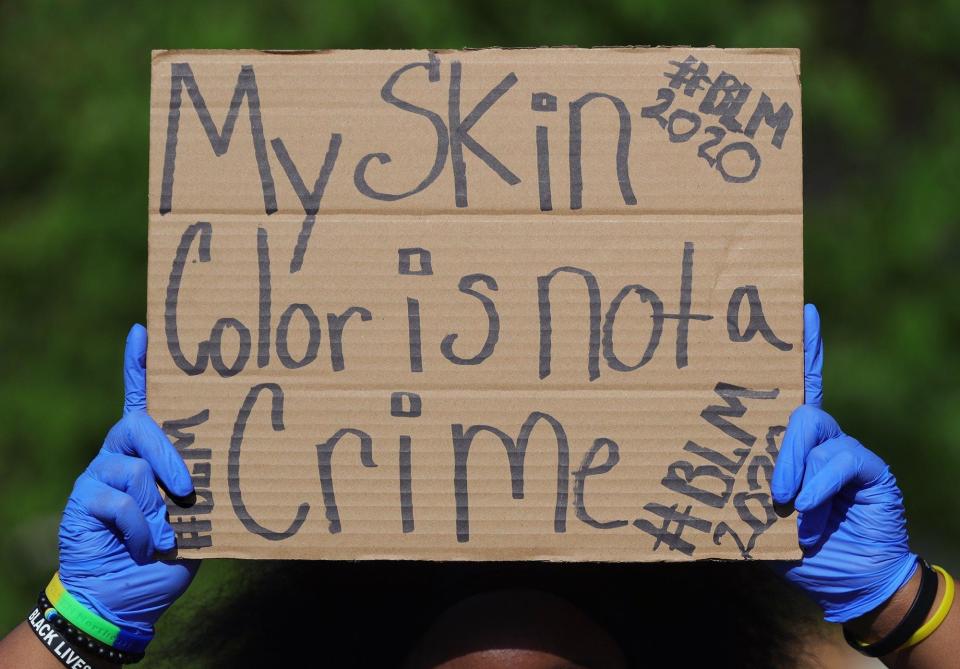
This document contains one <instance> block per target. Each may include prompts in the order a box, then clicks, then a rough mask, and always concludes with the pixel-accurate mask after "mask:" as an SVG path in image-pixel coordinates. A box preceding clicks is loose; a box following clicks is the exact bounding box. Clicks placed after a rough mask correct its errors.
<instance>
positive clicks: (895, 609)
mask: <svg viewBox="0 0 960 669" xmlns="http://www.w3.org/2000/svg"><path fill="white" fill-rule="evenodd" d="M919 565H920V566H919V568H918V569H917V573H916V574H914V575H912V576H911V578H910V579H909V580H908V581H907V583H905V584H904V585H903V586H901V587H900V588H899V589H898V590H897V592H895V593H894V594H893V596H891V597H890V599H889V601H887V602H884V604H883V605H882V606H880V607H877V609H876V610H874V611H871V612H870V613H868V614H867V615H865V616H862V617H861V618H859V619H856V620H853V621H850V623H848V624H847V625H846V626H844V638H845V639H846V641H847V643H849V644H850V645H851V646H852V647H853V648H854V649H856V650H857V651H859V652H861V653H863V654H864V655H868V656H870V657H891V658H893V657H895V656H897V655H898V654H899V653H900V652H901V651H904V650H906V649H909V648H912V647H914V646H916V645H917V644H919V643H922V642H923V641H924V640H926V639H927V638H928V637H930V636H931V635H932V634H933V633H934V632H936V631H937V629H938V628H939V627H940V625H941V623H943V621H944V620H945V619H946V618H947V617H948V616H949V614H950V611H951V610H952V608H953V601H954V595H955V587H954V582H953V579H952V578H951V577H950V575H949V574H948V573H947V572H946V571H945V570H944V569H943V568H941V567H938V566H934V567H931V566H930V565H929V564H927V562H926V561H924V560H920V562H919Z"/></svg>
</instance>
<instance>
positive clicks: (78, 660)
mask: <svg viewBox="0 0 960 669" xmlns="http://www.w3.org/2000/svg"><path fill="white" fill-rule="evenodd" d="M27 624H28V625H29V626H30V629H32V630H33V633H34V634H36V635H37V638H38V639H40V642H41V643H42V644H43V645H44V646H46V648H47V650H49V651H50V652H51V653H52V654H53V656H54V657H55V658H57V659H58V660H60V664H62V665H63V666H65V667H69V669H97V667H96V665H94V664H91V663H90V661H89V660H88V659H87V658H86V656H85V655H86V654H85V653H81V652H80V651H79V650H78V649H77V648H76V647H74V646H73V644H71V643H70V642H69V641H67V638H66V637H65V636H64V635H63V633H62V632H60V631H59V630H58V629H57V628H56V627H54V626H53V623H51V622H50V621H48V620H47V619H46V617H45V616H44V612H43V611H42V610H41V609H40V607H39V606H37V607H36V608H34V609H33V611H32V612H31V613H30V615H29V616H27Z"/></svg>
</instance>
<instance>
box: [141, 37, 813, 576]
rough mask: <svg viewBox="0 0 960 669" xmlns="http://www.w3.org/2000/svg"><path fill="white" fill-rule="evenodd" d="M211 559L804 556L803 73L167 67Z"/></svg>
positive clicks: (161, 265) (710, 58) (756, 58)
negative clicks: (799, 483)
mask: <svg viewBox="0 0 960 669" xmlns="http://www.w3.org/2000/svg"><path fill="white" fill-rule="evenodd" d="M151 99H152V102H151V117H150V201H149V221H150V236H149V244H150V258H149V285H148V291H149V313H148V326H149V331H150V347H149V353H148V369H149V402H150V404H149V410H150V413H151V414H152V415H153V416H154V417H155V418H156V419H157V420H158V421H159V422H160V423H161V424H162V425H163V427H164V429H165V431H166V432H167V434H168V435H169V436H170V438H171V439H172V440H173V442H174V443H175V445H176V446H177V447H178V448H179V449H180V451H181V453H182V454H183V455H184V457H185V459H186V462H187V464H188V466H189V467H190V469H191V472H192V474H193V476H194V481H195V484H196V487H197V490H198V495H199V499H198V503H197V505H196V506H195V507H194V508H192V509H190V510H182V509H179V508H178V507H176V506H173V505H172V504H171V505H169V507H168V508H169V509H170V515H171V521H172V522H173V524H174V527H175V529H176V531H177V534H178V540H179V545H180V552H181V555H183V556H186V557H243V558H274V557H284V558H321V559H372V558H409V559H451V560H462V559H469V560H488V559H497V560H500V559H502V560H508V559H509V560H525V559H543V560H611V561H630V560H684V559H702V558H741V557H745V556H748V555H749V556H750V557H753V558H765V559H781V558H795V557H798V555H799V552H798V549H797V545H796V534H795V527H794V522H793V520H792V519H788V520H778V519H777V518H776V516H775V515H774V513H773V511H772V508H771V504H770V498H769V483H768V479H769V476H770V474H771V472H772V463H773V461H774V459H775V456H776V452H777V448H778V445H779V441H780V438H781V437H782V427H778V426H783V425H785V422H786V419H787V416H788V414H789V412H790V410H791V409H792V408H793V407H794V406H795V405H797V404H798V403H800V402H801V401H802V392H803V385H802V357H803V356H802V337H801V330H802V311H801V305H802V298H803V273H802V197H801V193H802V183H801V162H802V151H801V113H800V84H799V53H798V52H797V51H795V50H787V49H784V50H773V49H757V50H731V49H691V48H617V49H568V48H563V49H521V50H500V49H489V50H477V51H462V52H460V51H438V52H427V51H330V52H309V53H306V52H289V53H267V52H258V51H159V52H155V53H154V54H153V73H152V98H151Z"/></svg>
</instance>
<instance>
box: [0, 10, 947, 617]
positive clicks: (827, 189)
mask: <svg viewBox="0 0 960 669" xmlns="http://www.w3.org/2000/svg"><path fill="white" fill-rule="evenodd" d="M958 41H960V3H958V2H956V1H954V0H934V1H928V2H920V3H902V2H887V1H882V0H873V1H863V2H857V3H852V2H851V3H836V2H831V1H828V0H817V1H807V2H798V3H784V2H766V3H757V2H749V1H746V0H738V1H730V2H705V1H701V2H690V1H687V0H660V1H658V2H647V1H641V0H615V1H609V2H582V1H581V2H575V1H572V2H568V1H561V0H535V1H531V2H523V1H519V0H485V1H476V0H460V1H459V2H444V3H440V2H429V1H428V0H423V1H420V0H390V1H384V2H380V1H377V0H352V1H349V2H347V1H342V2H339V1H338V2H295V1H292V0H282V1H279V0H275V1H273V2H264V3H258V4H253V3H251V4H247V5H241V4H237V3H198V2H193V1H187V0H167V1H166V2H163V3H146V2H143V3H140V2H127V3H109V2H53V1H52V0H32V1H31V2H5V3H2V5H0V55H2V61H0V91H2V103H0V212H2V213H0V528H2V530H0V574H2V576H0V632H3V631H6V630H7V629H9V628H10V627H12V626H13V625H14V624H15V623H16V622H17V620H18V619H19V618H20V616H21V615H23V614H24V612H25V611H26V610H27V607H28V606H30V605H31V602H32V601H34V599H33V598H34V597H35V595H36V592H37V590H38V588H39V587H40V586H42V585H43V584H45V582H46V580H47V579H48V578H49V576H50V574H51V572H52V571H53V569H54V568H55V566H56V527H57V524H58V522H59V514H60V511H61V509H62V507H63V505H64V501H65V499H66V497H67V495H68V493H69V491H70V488H71V485H72V482H73V479H74V478H75V477H76V476H77V474H78V473H79V472H80V471H81V470H82V468H83V467H84V466H85V465H86V463H87V461H89V460H90V459H91V457H92V456H93V455H94V454H95V453H96V451H97V449H98V448H99V446H100V443H101V440H102V438H103V435H104V434H105V432H106V430H107V429H108V428H109V426H110V425H111V424H112V423H113V422H114V421H115V420H116V419H117V417H118V416H119V413H120V408H121V402H122V388H121V374H120V359H121V354H122V347H123V341H124V337H125V335H126V332H127V329H128V327H129V325H130V324H131V323H132V322H134V321H143V319H144V313H145V308H146V291H145V286H146V260H147V247H146V236H147V225H146V221H147V217H146V214H147V131H148V124H147V118H148V116H147V115H148V104H149V85H150V81H149V77H150V67H149V65H150V58H149V56H150V49H152V48H185V47H193V48H204V47H207V48H213V47H216V48H231V47H262V48H285V49H296V48H337V47H368V48H373V47H379V48H383V47H436V48H455V47H462V46H491V45H501V46H530V45H559V44H576V45H580V46H596V45H619V44H693V45H709V44H715V45H718V46H730V47H758V46H770V47H781V46H795V47H799V48H801V49H802V70H803V74H802V82H803V116H804V124H803V126H804V127H803V134H804V153H805V166H804V181H805V226H806V228H805V240H806V244H805V246H806V248H805V264H806V293H807V298H808V300H810V301H813V302H816V303H817V304H818V305H819V306H820V309H821V313H822V316H823V320H824V335H825V339H826V351H827V363H826V378H825V384H826V402H827V408H828V410H830V411H831V412H832V413H834V414H835V415H836V416H837V417H838V418H839V420H840V422H841V423H842V424H843V425H844V427H845V428H846V430H847V431H848V432H849V433H850V434H853V435H855V436H857V437H858V438H859V439H860V440H861V441H863V442H864V443H865V444H866V445H867V446H868V447H870V448H872V449H874V450H876V451H877V452H878V453H880V454H881V455H882V456H883V457H884V458H885V459H886V460H887V461H888V462H889V463H890V464H891V466H892V467H893V469H894V471H895V472H896V473H897V476H898V478H899V481H900V483H901V486H902V488H903V490H904V494H905V497H906V502H907V510H908V514H909V518H910V530H911V534H912V537H913V541H914V545H915V548H916V550H918V551H919V552H922V553H923V554H925V555H926V556H928V557H929V558H931V559H933V560H936V561H940V562H943V563H945V564H952V565H953V567H954V569H960V504H958V501H957V494H956V490H957V488H956V487H955V486H956V485H957V478H958V476H960V354H958V343H957V341H956V339H955V338H956V337H957V336H958V335H960V298H958V295H960V271H958V270H960V197H958V186H960V176H958V175H960V45H958ZM951 184H952V185H951ZM211 567H212V568H210V569H204V570H203V571H201V575H200V577H199V580H198V583H197V584H196V585H195V590H197V591H200V592H201V593H202V592H203V591H204V590H205V589H211V588H214V587H217V586H218V584H222V583H223V582H224V580H225V579H227V578H230V577H231V575H232V574H234V573H235V572H237V570H242V569H244V567H242V566H237V565H235V564H231V563H219V564H217V565H211ZM199 596H202V594H201V595H199Z"/></svg>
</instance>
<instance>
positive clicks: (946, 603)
mask: <svg viewBox="0 0 960 669" xmlns="http://www.w3.org/2000/svg"><path fill="white" fill-rule="evenodd" d="M932 566H933V570H934V571H936V572H937V573H938V574H940V575H941V576H943V580H944V581H945V582H946V590H944V593H943V599H941V600H940V606H938V607H937V610H936V611H935V612H934V614H933V615H932V616H930V620H928V621H927V622H925V623H923V625H921V626H920V629H918V630H917V631H916V632H914V633H913V636H911V637H910V638H909V639H907V642H906V643H905V644H903V645H902V646H900V648H898V649H897V651H901V650H906V649H907V648H913V647H914V646H916V645H917V644H918V643H920V642H921V641H923V640H924V639H926V638H927V637H928V636H930V635H931V634H933V633H934V632H936V631H937V628H938V627H940V624H941V623H942V622H943V621H944V620H945V619H946V617H947V614H949V613H950V608H951V607H952V606H953V595H954V590H955V587H954V583H953V578H952V577H951V576H950V574H948V573H947V571H946V570H945V569H944V568H943V567H938V566H937V565H932Z"/></svg>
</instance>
